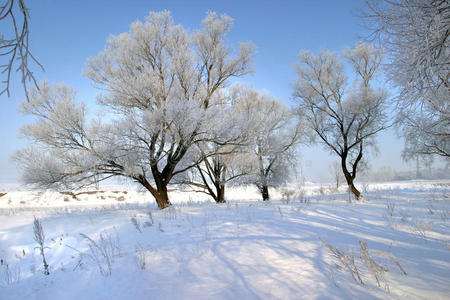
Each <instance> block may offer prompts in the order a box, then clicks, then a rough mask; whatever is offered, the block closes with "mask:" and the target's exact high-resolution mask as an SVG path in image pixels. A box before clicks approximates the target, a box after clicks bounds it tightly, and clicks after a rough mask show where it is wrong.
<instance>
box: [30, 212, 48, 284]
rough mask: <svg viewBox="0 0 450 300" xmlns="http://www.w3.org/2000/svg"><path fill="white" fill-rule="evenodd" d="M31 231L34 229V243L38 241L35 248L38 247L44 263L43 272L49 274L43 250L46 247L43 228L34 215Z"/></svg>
mask: <svg viewBox="0 0 450 300" xmlns="http://www.w3.org/2000/svg"><path fill="white" fill-rule="evenodd" d="M33 231H34V240H35V241H36V243H38V246H37V247H36V249H39V252H40V254H41V256H42V263H43V265H44V274H45V275H50V271H49V270H48V263H47V260H46V259H45V252H44V250H45V249H46V248H48V247H45V246H44V242H45V233H44V230H43V229H42V224H41V220H39V218H36V217H34V222H33Z"/></svg>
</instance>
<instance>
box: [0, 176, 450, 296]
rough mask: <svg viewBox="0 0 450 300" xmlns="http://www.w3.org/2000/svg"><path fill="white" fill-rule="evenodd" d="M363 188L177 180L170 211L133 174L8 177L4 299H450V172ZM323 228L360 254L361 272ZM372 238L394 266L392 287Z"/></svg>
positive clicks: (3, 203) (2, 248)
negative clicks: (223, 186) (16, 181)
mask: <svg viewBox="0 0 450 300" xmlns="http://www.w3.org/2000/svg"><path fill="white" fill-rule="evenodd" d="M360 188H361V190H362V192H363V194H364V195H365V200H364V201H363V202H359V203H356V202H355V201H352V203H350V202H349V201H348V199H349V195H348V194H347V193H346V192H345V187H341V189H340V190H334V189H332V188H331V187H330V186H320V185H315V184H312V183H306V184H303V185H298V186H296V185H292V186H290V187H285V188H280V189H277V190H271V196H272V200H271V201H268V202H263V201H260V200H259V198H260V196H259V195H258V193H257V190H256V189H255V188H253V187H231V188H229V189H228V190H227V193H228V194H227V203H226V204H215V203H213V202H211V201H210V200H208V197H207V196H206V195H203V194H199V193H192V192H186V191H173V192H171V193H170V197H171V201H172V203H173V204H174V205H173V206H172V207H170V208H168V209H165V210H162V211H161V210H158V209H157V208H156V205H155V203H154V200H153V199H152V197H151V196H150V195H149V194H148V193H146V192H144V191H142V190H139V189H137V188H136V187H135V186H107V187H100V188H99V190H97V191H96V192H95V193H85V194H80V195H78V196H77V197H76V198H77V199H75V198H74V197H72V196H71V195H67V194H66V195H64V194H60V193H56V192H50V191H45V192H40V193H38V192H30V191H26V190H23V189H22V190H21V189H19V188H17V187H13V186H3V187H0V195H2V194H3V193H6V194H4V195H2V196H1V197H0V259H1V260H2V261H1V266H0V299H449V298H450V231H449V228H450V227H449V224H450V223H449V222H450V199H449V191H450V181H407V182H387V183H376V184H375V183H373V184H365V185H363V186H360ZM34 216H36V217H38V218H40V220H41V223H42V227H43V229H44V232H45V237H46V239H45V246H46V247H47V248H45V256H46V259H47V262H48V264H49V266H50V275H44V274H43V264H42V258H41V256H40V252H39V250H38V249H36V248H35V247H36V246H37V243H36V241H35V240H34V239H33V217H34ZM81 234H83V235H81ZM87 237H89V238H90V239H91V240H89V239H88V238H87ZM319 237H320V238H321V239H322V240H323V241H325V242H326V243H327V244H328V245H330V246H332V247H336V248H337V249H339V250H340V251H341V253H342V254H343V255H344V258H345V255H346V256H347V259H350V258H351V254H352V253H353V258H354V262H355V266H356V268H357V269H358V272H359V274H360V276H361V279H362V281H363V284H361V283H358V282H356V281H355V280H354V279H353V278H352V275H351V273H350V271H349V270H348V269H347V268H346V267H345V265H343V264H342V262H340V261H339V260H338V259H337V258H336V257H334V256H333V255H332V252H331V251H330V249H329V248H328V247H326V245H324V243H323V242H322V241H321V240H319ZM102 238H103V240H102ZM360 240H362V241H365V242H366V243H367V245H368V247H369V251H370V255H371V257H372V259H373V261H374V262H375V263H376V264H378V265H379V266H382V267H383V268H384V269H385V270H387V271H386V272H385V273H384V279H383V277H381V279H380V286H378V284H377V281H376V279H375V277H374V276H373V274H372V272H371V271H370V270H371V268H370V267H369V266H368V265H366V264H365V263H364V260H363V259H361V258H360V245H359V241H360ZM102 245H103V246H105V247H102ZM96 246H98V247H99V248H96ZM96 249H97V250H99V249H102V250H103V251H105V253H106V254H105V256H103V255H102V253H101V252H93V251H95V250H96ZM95 253H97V255H96V254H95ZM389 258H390V259H389ZM108 259H109V261H110V266H111V268H110V269H109V268H108ZM144 262H145V265H144ZM347 262H348V260H347ZM397 263H398V264H399V265H400V266H401V267H402V268H403V269H404V271H406V275H405V274H403V272H402V270H401V268H400V267H399V266H398V264H397ZM372 267H373V265H372ZM372 269H373V268H372ZM381 275H383V274H381Z"/></svg>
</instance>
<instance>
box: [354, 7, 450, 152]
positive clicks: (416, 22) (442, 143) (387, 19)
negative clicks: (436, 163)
mask: <svg viewBox="0 0 450 300" xmlns="http://www.w3.org/2000/svg"><path fill="white" fill-rule="evenodd" d="M365 3H366V5H365V8H364V9H363V10H362V11H361V17H362V20H363V21H364V22H365V25H366V27H367V28H368V29H369V30H370V32H371V33H372V35H371V36H370V38H372V39H373V40H374V41H377V42H378V43H379V45H380V46H381V47H383V48H384V50H385V51H384V52H385V53H386V54H387V56H388V63H387V65H386V71H387V75H388V79H389V80H390V82H391V83H393V85H394V86H395V87H397V88H398V90H399V92H400V93H399V96H398V108H399V112H400V113H399V118H398V119H399V121H400V122H401V124H402V125H403V126H402V129H403V130H402V133H403V136H404V137H405V149H404V153H403V156H404V158H405V159H407V160H411V159H417V157H427V156H428V157H431V156H436V155H437V156H441V157H446V158H447V159H448V157H449V156H450V107H449V99H450V85H449V78H450V50H449V49H450V47H449V43H450V42H449V33H450V4H449V2H448V1H446V0H366V1H365Z"/></svg>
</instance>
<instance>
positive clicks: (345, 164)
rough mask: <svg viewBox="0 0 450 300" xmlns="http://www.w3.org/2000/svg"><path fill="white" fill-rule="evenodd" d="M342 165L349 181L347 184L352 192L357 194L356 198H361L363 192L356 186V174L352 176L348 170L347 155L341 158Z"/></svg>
mask: <svg viewBox="0 0 450 300" xmlns="http://www.w3.org/2000/svg"><path fill="white" fill-rule="evenodd" d="M341 165H342V171H343V172H344V177H345V180H346V181H347V185H348V187H349V189H350V191H351V192H352V194H353V195H354V196H355V199H356V200H357V201H359V200H361V192H360V191H358V189H357V188H356V187H355V185H354V184H353V181H354V179H355V178H354V176H352V174H350V172H349V171H348V170H347V163H346V157H345V156H344V157H342V159H341Z"/></svg>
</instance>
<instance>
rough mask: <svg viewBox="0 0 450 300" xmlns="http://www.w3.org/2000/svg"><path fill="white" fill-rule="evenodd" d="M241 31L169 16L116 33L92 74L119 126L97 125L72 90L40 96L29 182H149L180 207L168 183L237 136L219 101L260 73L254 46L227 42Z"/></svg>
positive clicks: (30, 133) (219, 22) (32, 104)
mask: <svg viewBox="0 0 450 300" xmlns="http://www.w3.org/2000/svg"><path fill="white" fill-rule="evenodd" d="M231 25H232V19H231V18H230V17H228V16H226V15H221V16H218V15H217V14H216V13H213V12H211V13H208V14H207V16H206V18H205V19H204V20H203V28H202V30H199V31H197V32H195V33H193V34H188V33H187V32H186V30H185V29H184V28H183V27H182V26H181V25H174V24H173V20H172V17H171V16H170V13H169V12H168V11H164V12H160V13H150V15H149V17H148V18H147V20H146V22H145V23H142V22H139V21H138V22H135V23H133V24H132V25H131V29H130V32H129V33H123V34H120V35H118V36H111V37H110V38H109V39H108V46H107V47H106V48H105V50H104V51H103V52H101V53H100V54H99V55H98V56H97V57H95V58H92V59H90V60H89V61H88V68H87V70H86V75H87V77H89V78H90V79H91V80H92V81H93V82H94V83H95V84H96V85H97V86H98V87H99V88H101V89H102V90H103V91H104V94H103V95H101V96H99V99H98V100H99V103H100V104H102V105H105V106H106V107H108V108H109V109H110V110H111V111H112V112H113V115H112V116H111V118H109V119H110V121H105V120H102V119H100V118H98V119H96V120H94V121H93V122H91V123H90V124H89V125H88V124H87V121H86V118H87V113H86V108H85V106H84V104H78V103H76V102H75V101H74V97H75V92H74V90H73V89H71V88H69V87H67V86H65V85H58V86H56V87H54V88H52V87H50V86H48V85H47V84H45V83H44V84H43V85H42V86H41V89H40V90H39V91H37V90H34V91H33V92H32V93H31V94H32V95H31V99H30V101H29V102H28V103H27V102H25V103H24V105H23V110H24V112H26V113H30V114H33V115H35V116H37V117H38V121H37V122H36V123H34V124H31V125H28V126H25V127H24V128H23V130H22V133H23V134H24V135H26V136H27V137H29V138H31V139H32V140H33V142H34V144H35V146H33V147H29V148H27V149H24V150H21V151H19V152H18V153H17V154H16V156H15V157H16V159H17V160H18V161H19V163H20V164H21V166H22V168H23V169H24V172H23V179H24V181H25V182H26V183H29V184H34V185H37V186H46V187H61V186H63V187H67V186H82V185H86V184H92V183H95V182H98V181H101V180H104V179H106V178H110V177H113V176H123V177H127V178H130V179H132V180H134V181H137V182H139V183H140V184H142V185H143V186H144V187H145V188H146V189H147V190H148V191H149V192H150V193H151V194H152V195H153V197H154V198H155V200H156V202H157V204H158V207H159V208H161V209H162V208H165V207H167V206H170V205H171V203H170V201H169V197H168V192H167V186H168V184H169V183H170V182H171V180H172V179H173V178H174V177H175V176H177V175H180V174H182V173H184V172H185V171H186V170H188V169H190V168H192V167H194V166H196V165H197V164H198V163H199V162H200V161H201V157H200V158H198V157H195V155H196V153H197V152H196V151H194V149H195V147H194V146H195V145H198V144H199V143H204V142H213V143H218V144H225V143H226V141H227V140H228V139H229V138H231V139H232V138H234V137H230V135H229V134H228V133H229V132H233V130H227V131H225V132H223V131H222V129H223V128H228V129H229V128H232V127H233V124H228V123H226V124H227V125H229V127H227V126H225V125H223V123H222V122H218V120H219V119H217V118H216V116H220V115H221V111H222V107H221V106H220V105H215V102H214V99H215V97H214V95H215V93H216V92H217V91H218V90H220V89H221V88H222V87H223V86H224V85H225V84H226V82H227V80H228V79H229V78H231V77H236V76H241V75H244V74H247V73H248V72H250V67H249V65H250V59H251V54H252V46H251V45H249V44H241V45H240V49H239V51H236V52H234V51H233V49H232V48H231V47H228V46H226V45H225V35H226V33H227V32H228V31H229V29H230V27H231ZM36 145H37V146H36Z"/></svg>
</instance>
